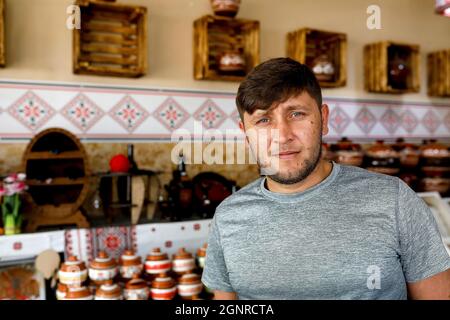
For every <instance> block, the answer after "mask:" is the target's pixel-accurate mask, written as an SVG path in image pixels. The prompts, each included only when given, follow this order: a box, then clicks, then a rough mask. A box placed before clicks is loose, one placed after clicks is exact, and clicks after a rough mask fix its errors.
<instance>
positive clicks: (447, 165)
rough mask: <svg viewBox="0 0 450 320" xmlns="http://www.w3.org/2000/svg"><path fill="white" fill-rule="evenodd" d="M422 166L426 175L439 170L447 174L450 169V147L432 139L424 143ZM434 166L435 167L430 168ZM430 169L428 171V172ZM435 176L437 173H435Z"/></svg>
mask: <svg viewBox="0 0 450 320" xmlns="http://www.w3.org/2000/svg"><path fill="white" fill-rule="evenodd" d="M420 166H421V168H422V171H424V173H425V175H427V174H430V173H431V174H432V175H433V172H436V171H439V172H440V173H442V174H447V173H448V171H449V169H450V151H449V150H448V147H446V146H445V145H443V144H440V143H438V142H436V140H430V143H427V144H425V145H422V146H421V148H420ZM430 167H434V169H432V168H430ZM427 170H428V172H426V171H427ZM433 176H435V175H433Z"/></svg>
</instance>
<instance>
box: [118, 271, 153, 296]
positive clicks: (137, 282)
mask: <svg viewBox="0 0 450 320" xmlns="http://www.w3.org/2000/svg"><path fill="white" fill-rule="evenodd" d="M123 296H124V297H125V299H126V300H148V298H149V296H150V290H149V288H148V286H147V282H146V281H145V280H143V279H141V278H139V276H138V275H137V274H134V276H133V279H131V280H130V281H128V282H127V283H126V284H125V289H124V291H123Z"/></svg>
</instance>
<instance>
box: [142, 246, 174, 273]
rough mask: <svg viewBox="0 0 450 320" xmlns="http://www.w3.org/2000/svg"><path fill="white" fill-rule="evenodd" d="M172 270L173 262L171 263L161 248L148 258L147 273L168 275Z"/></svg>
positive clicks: (146, 262) (154, 250) (156, 249)
mask: <svg viewBox="0 0 450 320" xmlns="http://www.w3.org/2000/svg"><path fill="white" fill-rule="evenodd" d="M171 268H172V261H170V259H169V256H168V255H167V253H162V252H161V250H160V249H159V248H155V249H153V250H152V251H151V252H150V253H149V254H148V255H147V258H146V261H145V272H147V273H149V274H163V273H167V272H169V271H170V270H171Z"/></svg>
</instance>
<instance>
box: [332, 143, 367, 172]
mask: <svg viewBox="0 0 450 320" xmlns="http://www.w3.org/2000/svg"><path fill="white" fill-rule="evenodd" d="M330 150H331V151H332V152H334V153H335V155H336V157H335V161H336V162H337V163H340V164H344V165H349V166H357V167H360V166H361V165H362V163H363V159H364V153H363V151H362V149H361V146H360V145H359V144H356V143H353V142H352V141H351V140H349V139H347V138H346V137H343V138H342V139H341V140H339V141H338V142H337V143H336V144H333V145H331V147H330Z"/></svg>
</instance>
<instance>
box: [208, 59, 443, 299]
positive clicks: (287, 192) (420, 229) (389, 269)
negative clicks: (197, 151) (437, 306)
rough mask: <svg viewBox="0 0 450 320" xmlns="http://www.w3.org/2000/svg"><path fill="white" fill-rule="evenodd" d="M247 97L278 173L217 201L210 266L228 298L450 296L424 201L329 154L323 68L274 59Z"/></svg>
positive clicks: (247, 121)
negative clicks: (325, 152) (324, 154)
mask: <svg viewBox="0 0 450 320" xmlns="http://www.w3.org/2000/svg"><path fill="white" fill-rule="evenodd" d="M236 103H237V107H238V110H239V113H240V116H241V120H242V121H241V123H240V127H241V129H242V130H244V131H245V133H246V135H247V141H248V142H249V146H250V148H251V150H252V151H253V152H254V153H256V155H257V156H258V162H259V164H260V166H261V167H263V168H264V169H268V170H267V171H266V172H270V170H272V172H270V174H267V175H265V176H262V177H261V178H259V179H258V180H256V181H254V182H253V183H251V184H249V185H247V186H246V187H244V188H242V189H241V190H239V191H238V192H237V193H235V194H233V195H232V196H230V197H229V198H227V199H226V200H225V201H223V202H222V203H221V204H220V206H219V207H218V208H217V210H216V213H215V216H214V219H213V221H212V225H211V230H210V236H209V246H208V250H207V258H206V266H205V269H204V272H203V277H202V281H203V283H204V284H205V285H206V286H207V287H208V288H210V289H212V290H214V292H215V298H216V299H237V298H239V299H406V298H411V299H450V257H449V255H448V253H447V252H446V250H445V247H444V244H443V242H442V239H441V237H440V234H439V232H438V229H437V226H436V223H435V221H434V218H433V216H432V213H431V211H430V209H429V208H428V207H427V205H426V204H425V203H424V202H423V200H422V199H421V198H420V197H418V196H417V195H416V194H415V193H414V191H413V190H411V189H410V188H409V187H408V186H407V185H406V184H405V183H403V182H402V181H401V180H400V179H398V178H396V177H390V176H387V175H382V174H377V173H372V172H369V171H366V170H364V169H361V168H357V167H351V166H344V165H339V164H336V163H334V162H327V161H324V160H322V159H321V144H322V136H323V135H326V134H327V133H328V114H329V109H328V106H327V105H326V104H323V103H322V95H321V89H320V87H319V84H318V82H317V80H316V78H315V76H314V74H313V73H312V71H310V70H309V69H308V68H307V67H306V66H304V65H302V64H300V63H298V62H296V61H294V60H292V59H289V58H277V59H272V60H269V61H267V62H265V63H263V64H261V65H259V66H258V67H256V68H255V69H254V70H253V71H252V72H250V74H249V75H248V76H247V78H246V79H245V80H244V81H243V82H242V84H241V85H240V87H239V90H238V94H237V98H236ZM267 131H270V132H272V133H275V134H256V135H255V134H254V133H255V132H256V133H260V132H261V133H263V132H267ZM250 132H251V133H252V134H249V133H250ZM255 137H256V138H255ZM264 137H266V138H264ZM264 139H266V140H264ZM261 140H262V141H261ZM261 142H264V143H265V145H266V149H267V150H266V151H267V152H266V153H267V154H266V156H261V153H260V152H256V150H257V149H258V145H264V144H261ZM273 164H276V166H274V165H273ZM274 169H275V170H274Z"/></svg>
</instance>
